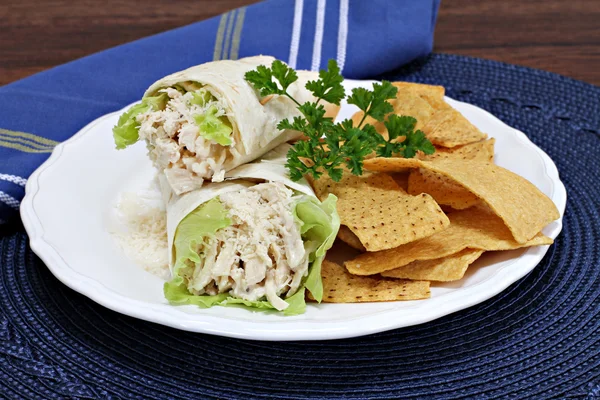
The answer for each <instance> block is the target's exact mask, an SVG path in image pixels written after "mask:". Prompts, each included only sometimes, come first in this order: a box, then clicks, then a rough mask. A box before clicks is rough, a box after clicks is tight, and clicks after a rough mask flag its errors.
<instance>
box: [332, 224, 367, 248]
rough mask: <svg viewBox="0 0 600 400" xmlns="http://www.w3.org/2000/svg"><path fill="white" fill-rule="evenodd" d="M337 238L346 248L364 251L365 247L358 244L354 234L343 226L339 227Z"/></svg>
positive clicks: (358, 241)
mask: <svg viewBox="0 0 600 400" xmlns="http://www.w3.org/2000/svg"><path fill="white" fill-rule="evenodd" d="M337 237H338V239H340V240H341V241H342V242H344V243H346V244H347V245H348V246H350V247H352V248H354V249H356V250H360V251H366V249H365V246H363V244H362V243H361V242H360V239H359V238H358V236H356V235H355V234H354V232H352V231H351V230H350V229H348V227H347V226H345V225H341V226H340V230H339V231H338V234H337Z"/></svg>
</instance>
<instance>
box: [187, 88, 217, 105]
mask: <svg viewBox="0 0 600 400" xmlns="http://www.w3.org/2000/svg"><path fill="white" fill-rule="evenodd" d="M213 100H215V98H214V97H213V95H212V94H210V92H209V91H208V90H206V89H199V90H197V91H195V92H193V93H192V100H191V101H190V104H197V105H199V106H201V107H204V106H206V105H207V104H208V103H210V102H211V101H213Z"/></svg>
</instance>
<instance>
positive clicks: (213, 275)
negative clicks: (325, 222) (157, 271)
mask: <svg viewBox="0 0 600 400" xmlns="http://www.w3.org/2000/svg"><path fill="white" fill-rule="evenodd" d="M220 200H221V202H222V203H223V205H224V207H225V209H226V210H227V211H228V214H229V218H230V219H231V221H232V224H231V225H230V226H228V227H226V228H224V229H221V230H219V231H218V232H217V233H216V234H215V236H214V237H210V238H206V240H205V241H204V242H203V243H201V244H200V245H199V246H198V249H197V250H198V254H200V255H201V259H202V261H201V262H200V263H198V264H196V265H194V264H193V263H192V262H191V261H189V260H188V265H187V267H186V268H183V269H182V276H183V277H184V279H185V281H186V282H187V286H188V290H189V291H190V292H191V293H193V294H196V295H202V294H209V295H216V294H218V293H230V295H231V296H233V297H237V298H242V299H245V300H249V301H257V300H262V299H265V298H266V299H267V300H268V301H269V302H270V303H271V304H272V305H273V306H274V307H275V308H277V309H278V310H283V309H285V308H287V306H288V303H287V302H285V301H284V300H283V299H282V297H289V296H291V295H293V294H294V293H296V291H297V290H298V288H299V287H300V284H301V282H302V278H303V277H305V276H306V275H307V274H308V261H309V260H308V254H307V252H306V250H305V249H304V242H303V241H302V237H301V234H300V226H299V224H298V223H297V222H296V221H295V219H294V217H293V215H292V206H293V202H294V197H293V193H292V191H291V190H290V189H288V188H287V187H285V186H284V185H283V184H281V183H263V184H259V185H256V186H253V187H251V188H248V189H244V190H241V191H238V192H231V193H225V194H222V195H221V196H220Z"/></svg>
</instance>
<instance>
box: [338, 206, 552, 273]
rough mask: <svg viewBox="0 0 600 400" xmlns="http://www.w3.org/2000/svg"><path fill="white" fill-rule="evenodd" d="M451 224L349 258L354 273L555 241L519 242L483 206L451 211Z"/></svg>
mask: <svg viewBox="0 0 600 400" xmlns="http://www.w3.org/2000/svg"><path fill="white" fill-rule="evenodd" d="M448 218H450V227H448V229H446V230H444V231H442V232H440V233H437V234H435V235H432V236H429V237H426V238H424V239H421V240H417V241H415V242H411V243H407V244H404V245H402V246H398V247H396V248H395V249H390V250H384V251H378V252H374V253H364V254H361V255H359V256H358V257H356V258H354V259H352V260H349V261H346V262H345V263H344V265H345V266H346V268H347V269H348V271H349V272H350V273H351V274H355V275H373V274H380V273H382V272H385V271H389V270H391V269H394V268H399V267H402V266H405V265H408V264H410V263H412V262H413V261H417V260H434V259H437V258H442V257H448V256H451V255H453V254H456V253H458V252H459V251H462V250H464V249H466V248H471V249H479V250H486V251H487V250H513V249H518V248H521V247H530V246H540V245H546V244H552V242H553V241H552V239H550V238H549V237H546V236H544V235H543V234H541V233H539V234H537V235H536V236H535V237H534V238H533V239H531V240H529V241H527V242H525V243H519V242H517V241H516V240H515V239H514V238H513V236H512V234H511V232H510V231H509V230H508V228H507V227H506V225H505V224H504V222H503V221H502V219H500V218H498V216H496V215H495V214H494V213H492V212H490V211H489V210H487V209H484V208H482V207H473V208H469V209H468V210H463V211H456V212H453V213H450V214H448Z"/></svg>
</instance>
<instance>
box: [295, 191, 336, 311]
mask: <svg viewBox="0 0 600 400" xmlns="http://www.w3.org/2000/svg"><path fill="white" fill-rule="evenodd" d="M336 203H337V197H335V196H334V195H332V194H330V195H329V196H328V197H327V199H325V201H324V202H322V203H320V202H319V201H318V200H317V199H315V198H313V197H309V196H303V197H302V199H301V200H300V201H299V202H298V203H296V207H294V211H293V212H294V217H295V218H296V220H298V221H299V222H300V225H301V228H300V233H301V234H302V238H303V239H304V243H305V248H307V247H308V246H312V247H315V245H316V250H314V252H311V253H310V257H311V258H310V260H311V261H312V266H311V269H310V272H309V273H308V276H307V277H306V281H305V282H304V285H305V286H306V288H307V289H308V290H309V291H310V293H311V294H312V295H313V297H314V298H315V300H317V301H318V302H321V300H322V299H323V282H322V280H321V264H322V263H323V259H324V258H325V254H326V253H327V250H329V249H330V248H331V246H332V245H333V242H334V240H335V237H336V235H337V233H338V230H339V229H340V217H339V216H338V213H337V210H336V208H335V206H336Z"/></svg>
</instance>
